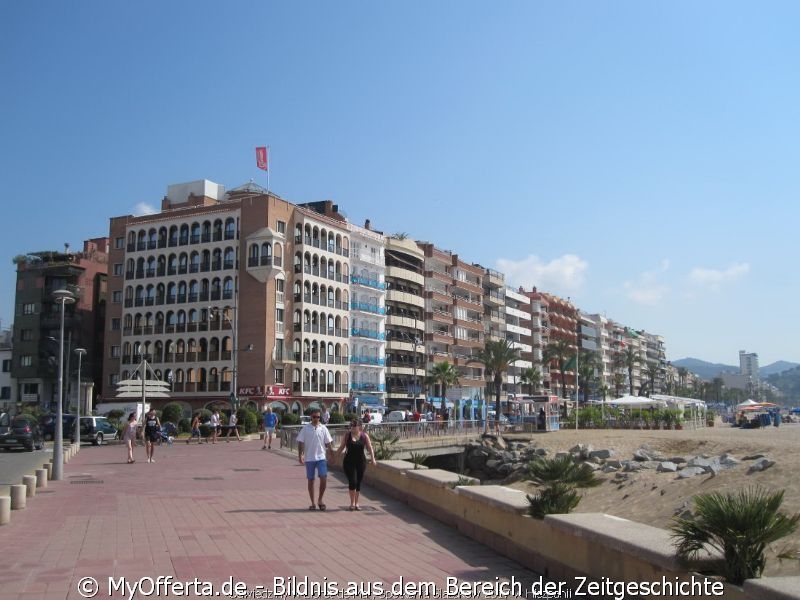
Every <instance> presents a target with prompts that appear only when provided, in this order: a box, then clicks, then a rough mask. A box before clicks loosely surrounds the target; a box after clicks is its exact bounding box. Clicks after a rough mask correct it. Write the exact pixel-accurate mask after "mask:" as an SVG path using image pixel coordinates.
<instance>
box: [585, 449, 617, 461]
mask: <svg viewBox="0 0 800 600" xmlns="http://www.w3.org/2000/svg"><path fill="white" fill-rule="evenodd" d="M612 456H614V451H613V450H610V449H608V448H605V449H603V450H592V451H591V452H589V458H603V459H606V458H611V457H612Z"/></svg>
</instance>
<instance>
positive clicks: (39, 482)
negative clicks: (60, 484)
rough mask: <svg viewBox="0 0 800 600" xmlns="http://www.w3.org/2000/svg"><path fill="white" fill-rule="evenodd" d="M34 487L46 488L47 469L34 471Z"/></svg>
mask: <svg viewBox="0 0 800 600" xmlns="http://www.w3.org/2000/svg"><path fill="white" fill-rule="evenodd" d="M36 487H37V488H46V487H47V469H36Z"/></svg>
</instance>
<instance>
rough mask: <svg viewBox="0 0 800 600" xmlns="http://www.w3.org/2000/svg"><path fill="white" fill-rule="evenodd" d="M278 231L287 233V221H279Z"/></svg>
mask: <svg viewBox="0 0 800 600" xmlns="http://www.w3.org/2000/svg"><path fill="white" fill-rule="evenodd" d="M278 233H286V221H278Z"/></svg>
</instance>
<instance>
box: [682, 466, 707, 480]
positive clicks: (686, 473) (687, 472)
mask: <svg viewBox="0 0 800 600" xmlns="http://www.w3.org/2000/svg"><path fill="white" fill-rule="evenodd" d="M702 473H705V471H704V470H703V469H702V467H684V468H683V469H681V470H680V471H678V478H680V479H688V478H689V477H694V476H695V475H700V474H702Z"/></svg>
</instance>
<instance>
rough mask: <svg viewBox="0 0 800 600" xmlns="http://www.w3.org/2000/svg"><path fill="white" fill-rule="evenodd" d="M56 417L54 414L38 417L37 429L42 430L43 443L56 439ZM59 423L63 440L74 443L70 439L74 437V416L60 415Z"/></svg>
mask: <svg viewBox="0 0 800 600" xmlns="http://www.w3.org/2000/svg"><path fill="white" fill-rule="evenodd" d="M56 416H57V415H56V414H55V413H50V414H46V415H42V416H41V417H39V427H41V429H42V435H43V436H44V439H45V441H48V440H54V439H56ZM61 423H62V425H61V432H62V435H63V439H65V440H70V441H74V440H73V439H72V438H74V437H75V435H74V434H75V415H69V414H63V415H61Z"/></svg>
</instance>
